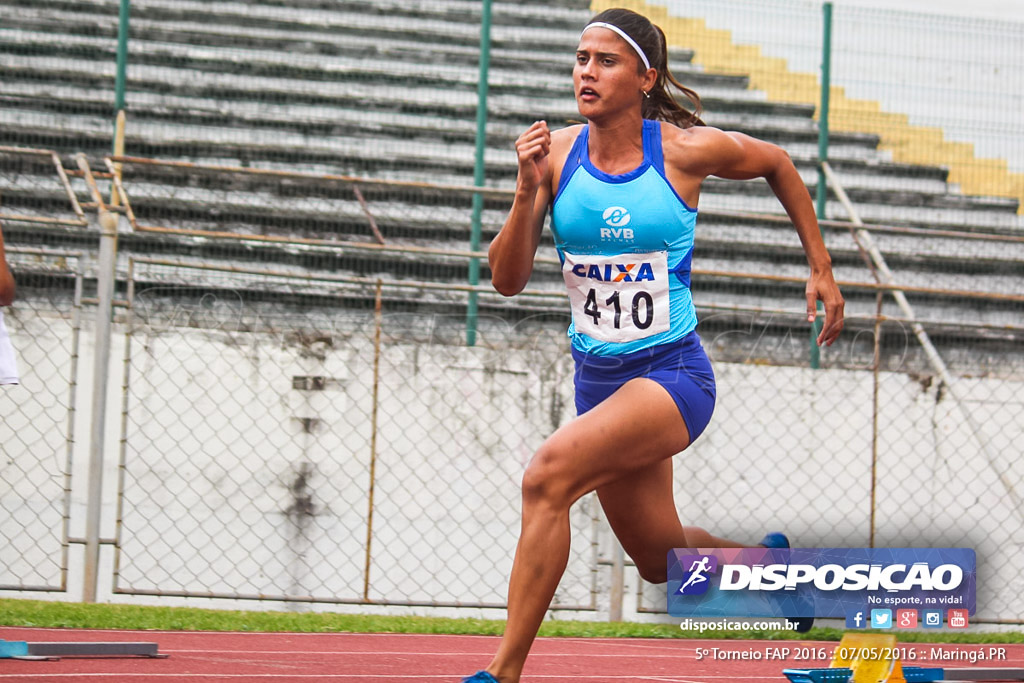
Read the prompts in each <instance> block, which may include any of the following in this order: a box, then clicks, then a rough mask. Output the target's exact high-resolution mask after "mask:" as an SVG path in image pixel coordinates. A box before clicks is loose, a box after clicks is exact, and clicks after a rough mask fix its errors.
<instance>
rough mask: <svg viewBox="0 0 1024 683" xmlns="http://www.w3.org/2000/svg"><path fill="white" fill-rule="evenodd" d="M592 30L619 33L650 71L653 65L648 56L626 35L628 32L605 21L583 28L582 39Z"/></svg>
mask: <svg viewBox="0 0 1024 683" xmlns="http://www.w3.org/2000/svg"><path fill="white" fill-rule="evenodd" d="M592 28H606V29H609V30H611V31H615V32H616V33H618V34H619V36H621V37H622V39H623V40H624V41H626V42H627V43H629V46H630V47H632V48H633V49H634V50H636V53H637V54H638V55H640V61H642V62H643V63H644V68H645V69H650V68H651V63H650V62H649V61H648V60H647V55H645V54H644V51H643V50H641V49H640V46H639V45H637V44H636V41H635V40H633V39H632V38H630V37H629V36H628V35H627V34H626V32H625V31H623V30H622V29H621V28H619V27H618V26H615V25H614V24H606V23H604V22H603V21H595V22H594V23H592V24H587V25H586V26H584V27H583V30H582V31H581V32H580V37H581V38H582V37H583V34H584V33H586V32H587V31H588V30H589V29H592Z"/></svg>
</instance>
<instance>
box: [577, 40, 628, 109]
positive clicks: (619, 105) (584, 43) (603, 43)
mask: <svg viewBox="0 0 1024 683" xmlns="http://www.w3.org/2000/svg"><path fill="white" fill-rule="evenodd" d="M639 64H640V61H639V56H638V55H637V54H636V52H634V51H633V48H632V47H630V46H629V44H628V43H626V41H624V40H623V39H622V38H620V37H619V36H618V35H617V34H616V33H615V32H614V31H612V30H610V29H607V28H592V29H590V30H588V31H586V32H584V34H583V35H582V36H581V37H580V44H579V47H577V48H576V66H575V67H574V68H573V71H572V82H573V88H574V89H575V92H576V106H577V107H578V108H579V112H580V114H581V115H583V116H585V117H586V118H588V119H591V120H593V119H594V118H595V117H597V118H601V117H602V116H606V115H608V114H611V113H616V112H620V111H622V110H628V109H629V108H630V107H639V106H640V99H641V98H642V97H643V93H642V89H641V85H642V83H643V78H644V77H643V75H642V74H639V73H637V70H638V66H639Z"/></svg>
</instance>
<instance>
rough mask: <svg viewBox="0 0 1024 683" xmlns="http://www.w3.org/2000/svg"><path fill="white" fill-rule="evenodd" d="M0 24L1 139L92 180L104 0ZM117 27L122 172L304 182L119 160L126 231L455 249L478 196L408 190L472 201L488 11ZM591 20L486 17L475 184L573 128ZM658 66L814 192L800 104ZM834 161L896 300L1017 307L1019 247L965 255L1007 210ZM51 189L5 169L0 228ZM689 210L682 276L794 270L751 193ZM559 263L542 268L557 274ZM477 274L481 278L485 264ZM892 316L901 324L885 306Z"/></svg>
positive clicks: (863, 303) (510, 11) (215, 9)
mask: <svg viewBox="0 0 1024 683" xmlns="http://www.w3.org/2000/svg"><path fill="white" fill-rule="evenodd" d="M0 6H2V10H3V22H2V25H0V37H2V40H0V82H3V84H4V85H3V88H2V90H0V130H3V131H4V135H3V138H2V143H0V144H2V145H4V146H15V147H31V148H42V149H52V150H54V151H56V152H57V153H58V154H59V155H60V156H61V157H62V158H66V159H68V161H66V163H65V165H67V166H68V167H69V168H71V167H73V166H74V163H73V162H72V161H70V158H71V155H73V154H76V153H84V154H85V155H86V156H87V157H88V158H89V159H90V163H91V165H92V167H93V168H95V169H102V168H103V167H104V166H103V162H102V157H103V156H104V155H106V154H109V153H110V149H111V137H112V128H113V114H112V102H113V99H114V90H113V89H114V76H115V53H116V44H117V12H118V2H117V1H116V0H105V1H103V2H97V1H89V2H86V1H85V0H58V1H54V2H49V1H48V2H42V1H41V0H36V1H31V0H4V1H3V2H2V3H0ZM131 11H132V17H131V40H130V44H129V51H130V59H129V69H128V80H127V117H128V123H127V134H126V143H125V153H126V155H128V156H134V157H152V158H158V159H161V160H167V161H176V162H181V161H183V162H190V163H193V164H199V165H217V166H229V167H244V168H249V169H260V170H266V171H279V172H283V173H293V174H299V175H296V176H294V177H291V178H284V177H283V176H269V175H245V174H237V173H235V174H231V173H227V172H218V171H206V170H202V169H196V168H186V167H181V166H159V165H156V166H153V165H143V164H135V165H128V166H126V168H125V183H126V189H127V191H128V194H129V197H130V199H131V204H132V207H133V209H134V211H135V213H136V215H137V216H138V217H139V220H140V222H144V223H146V224H149V225H159V226H163V227H174V228H185V229H189V230H195V231H231V232H236V233H240V234H251V235H260V236H266V235H273V236H278V237H296V238H302V239H322V240H335V241H348V242H360V243H364V242H372V241H373V240H374V238H375V236H374V233H373V231H372V228H371V222H370V221H369V220H368V218H367V211H369V213H370V215H371V216H372V218H373V223H374V224H375V226H376V228H377V229H379V232H380V234H381V235H382V236H383V238H384V240H385V241H386V243H387V244H388V245H391V246H416V247H431V248H443V249H449V250H465V249H467V248H468V247H469V244H470V211H469V195H468V194H467V193H465V192H442V191H438V190H436V189H432V188H429V187H425V186H422V185H421V184H422V183H440V184H443V185H449V186H468V185H471V184H472V180H473V165H474V139H475V123H474V118H475V112H476V103H477V93H476V90H477V75H478V66H477V55H478V43H479V30H480V3H478V2H474V1H472V0H443V1H431V2H388V1H387V0H370V1H367V2H359V3H355V2H335V3H328V2H320V1H318V0H296V1H293V2H288V3H277V2H273V1H272V0H262V1H259V2H245V3H242V2H182V1H179V0H141V1H140V0H136V1H135V2H133V3H132V10H131ZM589 16H590V12H589V10H588V7H587V5H586V3H583V2H580V1H579V0H560V1H559V2H555V3H551V2H545V3H541V2H538V1H535V0H526V1H521V2H515V3H513V2H503V1H502V2H496V3H495V5H494V24H493V29H492V36H493V46H492V63H491V67H490V79H489V81H490V91H489V99H488V115H489V121H488V132H487V149H486V157H485V158H486V162H487V163H486V185H487V187H489V188H494V189H506V190H507V189H509V188H511V187H512V186H513V184H514V180H515V157H514V153H513V151H512V146H511V145H512V141H513V140H514V139H515V137H516V136H517V135H518V133H519V132H520V131H521V130H522V129H523V128H524V127H525V126H527V125H529V123H530V122H532V121H534V120H536V119H539V118H544V119H546V120H548V121H549V123H550V124H551V125H552V126H553V127H558V126H560V125H564V124H565V123H567V122H570V121H573V120H576V119H578V114H577V113H576V110H575V103H574V101H573V98H572V90H571V78H570V72H571V63H572V61H571V54H572V49H573V47H574V46H575V41H576V38H577V36H578V33H579V30H580V27H581V26H582V25H583V24H584V23H585V22H586V20H587V18H588V17H589ZM670 57H671V62H672V67H673V70H674V72H675V74H676V76H677V78H678V79H679V80H681V81H682V82H684V83H686V84H687V85H689V86H691V87H693V88H694V89H696V90H697V91H698V92H699V93H701V95H702V96H703V98H704V104H705V109H706V114H705V120H706V121H707V122H708V123H709V124H710V125H716V126H719V127H722V128H727V129H734V130H741V131H744V132H748V133H750V134H752V135H755V136H757V137H760V138H763V139H767V140H770V141H773V142H777V143H778V144H780V145H782V146H784V147H785V148H786V149H787V150H788V151H789V153H790V155H791V156H792V157H793V159H794V161H795V163H796V164H797V167H798V169H799V170H800V172H801V174H802V175H803V177H804V178H805V180H806V182H807V184H808V185H809V186H810V187H811V190H812V192H813V189H814V187H813V186H814V184H815V183H816V182H817V166H816V163H817V126H816V123H815V121H814V119H813V113H814V112H813V109H812V108H811V107H808V106H806V105H796V104H793V105H789V104H780V103H776V102H769V101H767V100H766V99H765V98H764V97H762V96H761V95H760V93H758V92H757V91H753V90H750V89H748V84H747V80H746V79H745V78H743V77H740V76H734V75H729V76H724V75H717V74H709V73H705V72H704V71H703V70H701V69H700V68H698V67H697V66H694V65H693V64H692V63H691V62H690V58H691V57H692V54H691V53H690V52H689V51H687V50H685V49H682V48H673V49H672V51H671V53H670ZM830 157H831V160H830V163H831V164H832V166H833V167H834V169H835V170H836V172H837V173H838V174H839V176H840V177H841V178H842V180H843V183H844V186H845V188H846V191H847V193H848V194H849V195H850V198H851V200H852V201H853V202H854V204H855V205H856V206H857V208H858V210H859V212H860V215H861V217H862V218H863V219H864V220H865V221H866V222H869V223H881V224H885V225H888V226H892V227H893V228H894V230H893V231H891V232H885V231H883V232H881V233H879V234H878V235H877V236H876V239H877V241H878V242H879V244H880V247H881V249H882V251H883V253H884V254H885V256H886V259H887V261H888V264H889V266H890V267H891V268H892V269H893V271H894V272H895V273H896V274H897V281H898V282H900V283H901V284H904V285H907V286H911V287H922V288H927V287H933V288H935V287H939V286H940V285H941V283H942V282H944V281H952V280H953V279H954V277H953V276H960V275H970V276H971V277H972V283H973V284H972V287H973V288H974V289H977V290H980V291H987V292H996V293H1017V292H1020V291H1021V289H1022V287H1021V285H1022V284H1024V277H1022V275H1021V272H1022V268H1021V266H1022V264H1024V244H1022V243H1021V242H1019V241H1017V242H1005V241H987V240H985V239H979V235H980V236H984V235H986V234H992V235H1004V236H1005V235H1019V234H1020V226H1021V224H1020V219H1019V217H1018V215H1017V209H1018V206H1017V202H1016V201H1013V200H1009V199H1003V198H993V197H976V196H967V195H963V194H960V193H959V192H958V191H957V189H956V188H955V187H951V186H950V185H949V184H948V183H947V182H946V172H945V170H944V169H942V168H938V167H918V166H909V165H906V164H898V163H893V162H892V161H891V160H890V159H889V157H888V155H887V154H886V153H884V152H882V151H879V149H878V140H877V138H876V137H875V136H872V135H866V134H854V133H834V134H833V135H832V141H831V147H830ZM327 174H331V175H346V176H358V177H361V178H365V179H368V180H378V181H389V182H390V181H397V182H398V183H401V184H399V185H388V184H386V183H380V184H373V183H366V184H364V185H361V186H360V187H362V188H363V193H364V194H363V196H362V197H358V196H356V195H354V193H353V191H352V185H351V184H350V183H343V182H340V181H337V180H331V179H324V178H322V177H318V176H324V175H327ZM51 176H52V168H48V167H46V165H45V164H38V163H35V162H32V163H30V162H28V161H26V159H25V158H24V157H19V156H17V155H10V154H0V209H2V210H9V211H15V212H20V213H33V214H36V215H42V216H45V215H51V214H65V213H67V211H68V208H67V198H66V197H65V196H63V194H62V192H61V191H60V189H59V188H57V187H55V186H54V184H53V182H52V178H51ZM364 200H365V203H366V204H367V206H364ZM83 201H87V199H84V198H83ZM507 207H508V198H507V196H501V195H491V196H488V198H486V200H485V203H484V212H483V216H482V225H483V240H484V244H486V242H487V241H488V240H489V238H490V237H491V236H493V235H494V234H495V232H496V231H497V229H498V228H499V227H500V225H501V223H502V221H503V219H504V216H505V212H506V211H507ZM701 209H702V210H703V211H704V213H705V215H704V217H703V219H702V222H701V227H700V229H699V230H698V240H697V246H696V251H695V257H694V267H695V268H697V269H701V270H709V271H721V272H729V273H748V274H755V275H757V274H761V275H764V274H770V275H773V276H777V275H790V276H794V277H800V276H802V275H803V274H804V273H805V271H806V265H805V263H804V259H803V253H802V250H801V248H800V245H799V243H798V241H797V239H796V236H795V233H794V232H793V230H792V228H791V227H789V226H788V225H786V224H785V222H783V221H777V220H766V219H764V218H762V217H759V216H758V215H757V214H774V215H779V214H780V212H781V207H779V206H778V203H777V202H776V200H775V199H774V197H773V196H772V195H771V192H770V190H769V189H768V187H767V184H766V183H763V182H748V183H737V182H732V181H721V180H716V179H710V180H709V181H708V182H707V183H705V185H704V190H703V195H702V201H701ZM828 211H829V216H830V218H834V219H837V220H846V219H847V215H846V212H845V210H844V209H843V207H842V206H841V205H840V204H839V202H838V201H835V200H834V199H832V200H831V201H830V203H829V208H828ZM916 229H928V230H936V229H939V230H943V231H946V232H952V233H954V234H957V233H962V234H963V237H962V238H958V237H950V236H934V235H930V234H928V233H925V232H914V231H915V230H916ZM5 232H6V233H7V235H8V241H9V242H10V243H11V244H12V245H26V246H44V247H48V246H52V247H60V248H66V247H74V248H81V249H86V250H90V249H94V248H95V243H96V240H95V235H94V233H91V232H90V231H88V230H86V229H84V228H82V229H76V228H64V229H60V230H55V229H54V228H53V227H52V226H40V225H34V224H31V223H27V222H25V223H21V222H13V223H10V224H9V225H7V226H5ZM825 232H826V239H827V243H828V244H829V246H830V249H831V251H832V254H833V258H834V261H835V265H836V273H837V277H838V278H839V279H840V280H845V281H854V282H863V283H870V282H873V279H872V275H871V273H870V271H869V269H868V268H867V267H866V266H865V265H864V262H863V260H862V256H861V254H860V252H859V251H858V248H857V245H856V244H855V243H854V241H853V239H852V238H851V236H850V233H849V231H848V230H847V229H846V227H844V226H841V225H826V226H825ZM546 244H547V245H549V244H550V238H549V237H547V238H546ZM542 249H543V247H542ZM121 250H122V255H125V254H136V255H154V254H160V255H166V254H173V255H175V256H179V257H182V258H192V259H205V260H207V261H222V262H254V263H259V264H268V263H269V264H274V265H275V266H280V267H282V268H288V269H308V270H313V271H318V272H330V273H339V272H342V273H351V274H353V275H373V276H381V275H382V274H383V275H386V276H387V277H391V278H397V279H401V278H409V279H426V278H429V279H432V280H438V281H451V282H465V263H466V262H465V259H464V258H461V257H457V256H452V255H443V254H442V255H437V254H435V255H422V254H421V255H417V256H416V257H415V258H413V257H410V255H409V254H403V253H389V252H386V251H365V252H360V251H353V250H346V251H344V252H342V251H339V250H337V249H332V248H328V247H323V246H319V247H311V248H309V249H305V250H302V251H300V252H296V250H295V249H293V248H289V247H287V246H285V245H280V244H274V243H269V244H263V245H260V247H259V248H245V249H240V248H239V247H238V245H237V244H233V243H229V242H226V241H202V240H197V239H196V238H194V237H186V236H179V237H168V236H166V235H156V234H152V233H146V232H136V233H131V234H125V235H122V239H121ZM551 255H552V254H551V252H550V251H548V252H546V253H545V254H544V256H546V257H547V259H548V260H550V257H551ZM483 277H484V280H485V281H486V277H487V272H486V266H485V268H484V273H483ZM559 282H560V276H559V274H558V272H557V268H556V267H555V266H554V265H552V264H550V263H547V262H545V263H541V264H539V266H538V270H537V272H536V274H535V276H534V279H533V281H532V282H531V285H530V286H531V288H534V289H544V290H557V288H558V286H559ZM845 294H846V296H847V299H848V301H849V303H848V313H851V314H858V313H860V314H864V315H872V314H873V313H874V310H875V293H874V292H873V291H870V290H863V291H857V290H855V289H848V290H847V291H846V292H845ZM695 298H696V300H697V303H698V306H711V305H712V304H713V305H715V306H719V307H722V308H723V309H727V308H729V307H733V308H734V309H735V310H737V311H747V310H756V309H764V310H775V309H778V308H787V309H792V310H793V311H794V312H795V313H797V314H798V313H799V312H800V310H801V307H802V286H801V285H800V284H799V283H794V282H772V281H764V280H757V279H756V278H753V279H744V278H742V277H707V278H698V279H697V281H696V283H695ZM427 299H429V296H427ZM460 301H461V300H460ZM421 302H422V299H421ZM442 303H443V302H442ZM915 303H916V305H917V307H918V308H917V312H918V315H919V316H920V317H921V318H923V319H926V320H931V321H933V322H940V321H945V322H971V323H977V324H981V325H989V326H992V325H995V326H999V325H1003V326H1005V325H1013V324H1016V323H1017V322H1018V321H1017V320H1016V315H1015V310H1014V308H1015V306H1011V305H1009V304H1008V305H1007V306H1006V307H1005V308H1003V307H1001V306H1000V305H999V304H998V303H995V302H987V303H986V304H985V306H978V305H977V303H976V301H974V300H972V299H970V298H966V297H963V296H959V295H957V294H955V293H948V292H947V293H940V292H931V293H922V294H919V295H918V296H917V297H916V298H915ZM451 305H452V306H461V305H462V304H461V303H458V304H455V303H452V304H451ZM482 306H484V310H485V311H488V310H490V311H493V312H495V313H498V314H501V315H519V314H523V312H526V313H529V314H535V313H536V311H537V310H548V311H550V312H551V315H552V316H553V317H559V316H561V317H564V316H565V312H564V310H563V309H564V305H563V304H561V303H560V302H558V301H557V300H554V299H552V300H547V301H543V302H541V301H538V302H537V303H535V304H533V305H531V306H525V307H523V306H519V307H515V308H513V307H509V306H505V305H504V304H503V302H502V301H500V300H498V299H495V300H493V301H491V300H488V301H486V302H483V303H482ZM886 312H887V313H889V314H891V315H894V316H897V317H898V316H899V312H898V311H897V310H896V309H895V308H894V307H891V306H890V307H887V308H886ZM738 315H748V314H747V313H741V314H738ZM768 317H772V318H773V321H772V322H771V327H772V329H773V331H774V332H773V333H774V334H779V335H785V334H787V333H789V332H790V328H791V327H793V328H795V327H797V326H799V324H800V316H799V315H796V316H795V317H794V318H793V319H791V320H790V319H785V318H778V317H777V316H776V317H773V316H770V315H769V316H768ZM714 319H715V320H716V321H718V322H717V323H713V324H719V325H729V324H734V323H735V318H730V317H729V316H728V315H725V314H724V313H723V312H722V310H721V309H719V310H718V312H717V313H716V315H715V316H714ZM856 324H857V323H856V322H854V326H856ZM865 324H866V323H865ZM974 334H975V333H974V332H972V333H971V335H974ZM976 334H977V335H979V337H973V336H969V338H965V339H964V340H963V343H964V344H965V345H971V344H976V343H978V340H979V338H986V337H991V336H993V334H994V333H992V332H991V331H985V330H984V329H979V330H978V331H976ZM994 336H995V337H999V335H998V334H995V335H994ZM901 341H902V340H901ZM742 353H743V351H742V350H741V351H737V355H742Z"/></svg>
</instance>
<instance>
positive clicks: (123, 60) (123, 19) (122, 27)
mask: <svg viewBox="0 0 1024 683" xmlns="http://www.w3.org/2000/svg"><path fill="white" fill-rule="evenodd" d="M131 4H132V3H131V0H121V10H120V13H119V15H118V22H117V76H116V78H115V80H114V138H115V143H114V144H115V145H116V144H117V143H116V139H117V115H118V113H120V112H122V111H124V91H125V83H126V81H127V73H128V16H129V11H130V10H131ZM117 151H118V150H117V149H116V148H115V149H114V153H115V154H116V153H117Z"/></svg>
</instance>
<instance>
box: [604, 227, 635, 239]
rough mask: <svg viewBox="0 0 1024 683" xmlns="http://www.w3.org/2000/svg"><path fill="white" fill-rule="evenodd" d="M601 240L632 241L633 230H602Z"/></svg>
mask: <svg viewBox="0 0 1024 683" xmlns="http://www.w3.org/2000/svg"><path fill="white" fill-rule="evenodd" d="M601 239H603V240H631V239H633V228H601Z"/></svg>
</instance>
